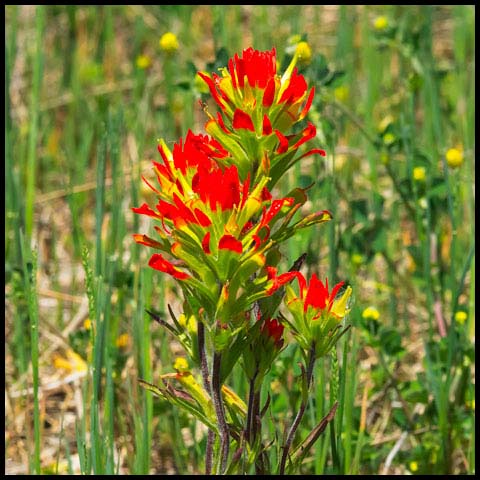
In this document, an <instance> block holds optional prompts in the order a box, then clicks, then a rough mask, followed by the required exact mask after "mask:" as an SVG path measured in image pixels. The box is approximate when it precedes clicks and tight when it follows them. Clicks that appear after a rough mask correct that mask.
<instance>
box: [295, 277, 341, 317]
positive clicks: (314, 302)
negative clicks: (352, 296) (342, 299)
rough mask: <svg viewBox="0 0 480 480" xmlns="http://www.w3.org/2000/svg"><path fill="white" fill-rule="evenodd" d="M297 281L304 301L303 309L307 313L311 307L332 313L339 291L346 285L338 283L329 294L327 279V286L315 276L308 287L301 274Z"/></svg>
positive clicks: (326, 281) (326, 280)
mask: <svg viewBox="0 0 480 480" xmlns="http://www.w3.org/2000/svg"><path fill="white" fill-rule="evenodd" d="M297 279H298V283H299V285H300V296H301V298H302V300H303V309H304V311H305V312H306V311H307V309H308V307H309V306H312V307H313V308H316V309H319V310H325V309H326V310H327V311H330V310H331V308H332V305H333V301H334V300H335V297H336V295H337V293H338V291H339V290H340V288H342V286H343V285H344V283H345V282H340V283H337V284H336V285H335V286H334V287H333V289H332V291H331V293H329V291H328V279H325V284H323V282H322V281H321V280H320V279H319V278H318V277H317V276H316V275H315V274H313V275H312V278H311V279H310V284H309V285H308V287H307V282H306V280H305V277H304V276H303V275H302V274H301V273H298V276H297Z"/></svg>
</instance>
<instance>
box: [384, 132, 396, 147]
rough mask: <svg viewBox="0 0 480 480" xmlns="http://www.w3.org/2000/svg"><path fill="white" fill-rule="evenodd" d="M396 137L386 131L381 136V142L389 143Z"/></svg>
mask: <svg viewBox="0 0 480 480" xmlns="http://www.w3.org/2000/svg"><path fill="white" fill-rule="evenodd" d="M396 139H397V138H396V137H395V135H394V134H393V133H390V132H388V133H386V134H385V135H384V136H383V143H385V145H391V144H392V143H393V142H394V141H395V140H396Z"/></svg>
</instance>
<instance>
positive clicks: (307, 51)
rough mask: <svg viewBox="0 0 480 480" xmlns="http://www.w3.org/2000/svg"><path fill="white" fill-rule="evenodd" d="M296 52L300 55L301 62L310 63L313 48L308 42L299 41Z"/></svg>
mask: <svg viewBox="0 0 480 480" xmlns="http://www.w3.org/2000/svg"><path fill="white" fill-rule="evenodd" d="M295 54H296V55H297V57H298V61H299V63H304V64H305V65H308V64H309V63H310V60H311V59H312V49H311V48H310V45H309V44H308V43H307V42H299V43H297V48H296V49H295Z"/></svg>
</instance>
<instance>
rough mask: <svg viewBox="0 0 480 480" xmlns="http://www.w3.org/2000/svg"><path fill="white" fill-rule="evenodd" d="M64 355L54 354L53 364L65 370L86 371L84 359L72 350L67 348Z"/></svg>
mask: <svg viewBox="0 0 480 480" xmlns="http://www.w3.org/2000/svg"><path fill="white" fill-rule="evenodd" d="M66 357H67V358H64V357H61V356H60V355H55V356H54V359H53V366H54V367H55V368H57V369H62V370H66V371H67V372H73V371H75V372H86V371H87V368H88V367H87V364H86V363H85V360H83V358H82V357H81V356H80V355H78V353H75V352H74V351H73V350H67V352H66Z"/></svg>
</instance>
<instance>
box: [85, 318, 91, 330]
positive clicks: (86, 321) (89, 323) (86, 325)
mask: <svg viewBox="0 0 480 480" xmlns="http://www.w3.org/2000/svg"><path fill="white" fill-rule="evenodd" d="M83 328H84V329H85V330H90V329H91V328H92V321H91V320H90V319H89V318H87V319H86V320H85V321H84V322H83Z"/></svg>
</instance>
